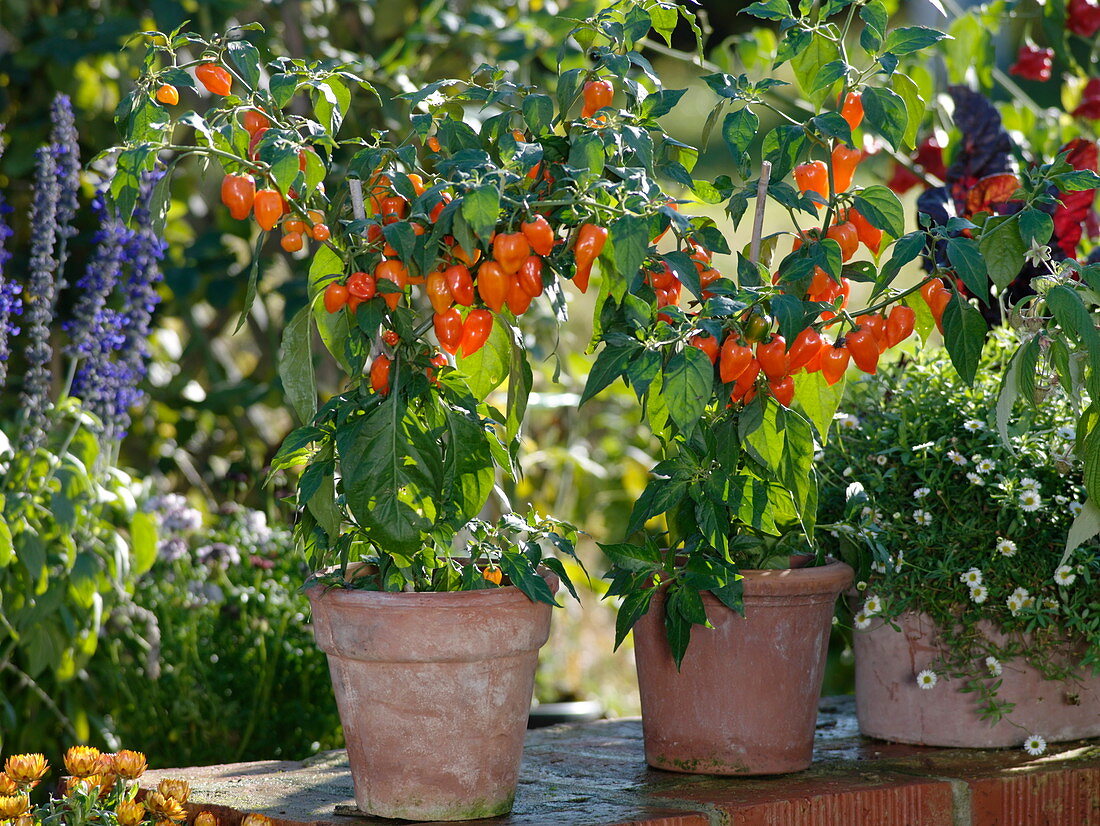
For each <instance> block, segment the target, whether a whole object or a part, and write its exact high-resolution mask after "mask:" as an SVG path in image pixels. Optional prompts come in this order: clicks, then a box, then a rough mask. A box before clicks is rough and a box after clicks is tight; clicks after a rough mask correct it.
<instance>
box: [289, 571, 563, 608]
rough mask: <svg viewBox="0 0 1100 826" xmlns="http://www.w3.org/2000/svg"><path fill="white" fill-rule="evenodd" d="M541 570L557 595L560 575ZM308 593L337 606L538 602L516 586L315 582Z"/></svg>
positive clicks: (428, 606) (419, 605) (411, 606)
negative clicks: (372, 586)
mask: <svg viewBox="0 0 1100 826" xmlns="http://www.w3.org/2000/svg"><path fill="white" fill-rule="evenodd" d="M338 567H339V566H336V565H333V566H331V567H329V568H325V569H323V570H321V571H316V572H314V574H312V575H311V577H312V576H316V574H323V573H331V572H333V571H335V570H337V568H338ZM538 571H539V574H540V575H541V576H542V578H543V579H545V580H546V584H547V585H549V586H550V592H551V593H553V594H555V595H556V594H557V593H558V590H559V588H560V584H561V581H560V580H559V579H558V576H557V574H555V573H554V572H553V571H551V570H550V569H549V568H546V567H543V566H541V565H540V566H539V569H538ZM305 594H306V596H307V597H309V599H310V601H311V602H313V601H316V600H321V599H323V600H331V601H334V602H335V603H336V604H338V605H363V604H366V605H373V606H377V607H379V608H384V607H387V606H390V607H394V608H414V609H415V608H424V609H429V608H459V607H463V608H465V607H469V603H470V602H480V604H481V605H483V606H485V607H490V606H495V605H502V604H506V603H509V602H515V601H517V600H520V599H522V600H524V601H526V602H531V603H533V604H538V603H537V602H536V601H535V600H532V599H530V598H529V597H528V596H527V594H525V593H523V591H521V590H520V589H519V588H517V587H516V586H515V585H504V586H501V587H498V588H483V589H480V590H477V591H370V590H367V589H365V588H339V587H325V586H323V585H321V584H320V583H316V582H315V583H313V584H312V585H310V586H308V587H307V588H306V589H305ZM543 604H545V603H543ZM547 607H550V606H547Z"/></svg>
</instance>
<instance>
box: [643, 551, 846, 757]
mask: <svg viewBox="0 0 1100 826" xmlns="http://www.w3.org/2000/svg"><path fill="white" fill-rule="evenodd" d="M742 573H743V574H744V577H745V579H744V604H745V616H743V617H742V616H740V615H739V614H737V613H736V612H734V611H731V610H730V609H728V608H726V607H725V606H724V605H722V604H721V603H720V602H719V601H718V600H717V599H716V598H714V597H713V596H711V595H710V594H708V593H704V594H703V602H704V604H705V606H706V610H707V616H708V618H709V619H710V622H711V624H712V625H713V626H714V628H713V629H706V628H700V627H699V626H695V627H694V628H693V629H692V634H691V643H690V645H689V646H688V649H687V654H686V655H685V657H684V660H683V662H682V663H681V667H680V670H679V671H677V669H676V664H675V662H674V661H673V659H672V654H671V652H670V650H669V646H668V642H667V639H666V637H665V627H664V610H665V608H664V598H663V597H664V594H663V592H662V591H659V592H658V593H657V594H656V595H655V597H654V600H653V603H652V605H651V606H650V609H649V611H648V613H646V615H645V616H644V617H642V619H641V620H639V622H638V624H637V625H636V626H635V627H634V655H635V662H636V664H637V667H638V684H639V689H640V693H641V702H642V727H643V731H644V737H645V754H646V762H647V763H649V765H651V766H653V767H655V768H659V769H667V770H670V771H679V772H690V773H695V774H721V775H753V774H783V773H788V772H796V771H801V770H803V769H805V768H806V767H808V766H809V765H810V761H811V758H812V754H813V739H814V728H815V724H816V722H817V704H818V699H819V697H820V694H821V682H822V679H823V677H824V672H825V659H826V653H827V650H828V644H829V631H830V629H831V627H832V617H833V608H834V603H835V602H836V598H837V595H839V594H840V593H841V592H842V591H843V590H844V589H845V588H846V587H848V585H849V584H850V583H851V581H852V569H851V568H850V567H849V566H848V565H845V564H844V563H842V562H837V561H833V560H830V561H829V563H828V564H826V565H823V566H820V567H800V568H790V569H784V570H768V571H742Z"/></svg>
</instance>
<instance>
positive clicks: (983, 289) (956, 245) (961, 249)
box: [947, 236, 989, 295]
mask: <svg viewBox="0 0 1100 826" xmlns="http://www.w3.org/2000/svg"><path fill="white" fill-rule="evenodd" d="M947 260H948V261H950V262H951V266H952V267H954V268H955V273H956V275H958V276H959V278H961V279H962V281H963V283H964V284H966V288H967V289H968V290H970V292H972V293H973V294H974V295H986V294H987V293H988V292H989V284H988V282H987V281H986V278H987V273H986V269H985V259H984V258H982V253H981V250H980V249H979V248H978V242H977V241H975V240H974V239H972V238H963V237H961V236H960V237H958V238H951V239H948V241H947Z"/></svg>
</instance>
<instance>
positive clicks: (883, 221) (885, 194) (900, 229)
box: [853, 184, 905, 238]
mask: <svg viewBox="0 0 1100 826" xmlns="http://www.w3.org/2000/svg"><path fill="white" fill-rule="evenodd" d="M853 205H854V206H855V208H856V209H857V210H858V211H859V214H860V215H862V216H863V217H864V218H866V219H867V223H869V224H870V225H871V226H873V227H875V228H877V229H881V230H883V231H884V232H886V233H888V234H889V235H890V236H891V237H892V238H901V236H902V233H904V232H905V208H904V207H902V205H901V201H900V200H898V196H897V195H895V194H894V193H893V191H891V190H890V189H888V188H887V187H885V186H879V185H877V184H876V185H875V186H869V187H867V188H866V189H864V190H862V191H861V192H860V193H859V194H858V195H856V197H855V202H854V204H853Z"/></svg>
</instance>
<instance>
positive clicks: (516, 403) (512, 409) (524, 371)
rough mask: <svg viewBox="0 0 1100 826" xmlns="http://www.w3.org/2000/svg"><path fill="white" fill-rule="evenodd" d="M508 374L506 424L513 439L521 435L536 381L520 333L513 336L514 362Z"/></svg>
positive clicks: (508, 434)
mask: <svg viewBox="0 0 1100 826" xmlns="http://www.w3.org/2000/svg"><path fill="white" fill-rule="evenodd" d="M508 376H509V378H508V400H507V405H506V407H505V410H506V414H505V416H506V420H505V422H504V426H505V433H506V434H507V438H508V439H509V440H511V439H514V438H515V437H516V436H517V435H519V431H520V427H521V426H522V424H523V417H524V414H526V412H527V402H528V400H529V399H530V398H531V386H532V385H533V383H534V377H533V374H532V372H531V363H530V362H529V361H528V359H527V350H526V349H524V347H523V339H522V338H521V337H520V336H518V335H517V336H513V337H512V364H511V368H510V369H509V371H508Z"/></svg>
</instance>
